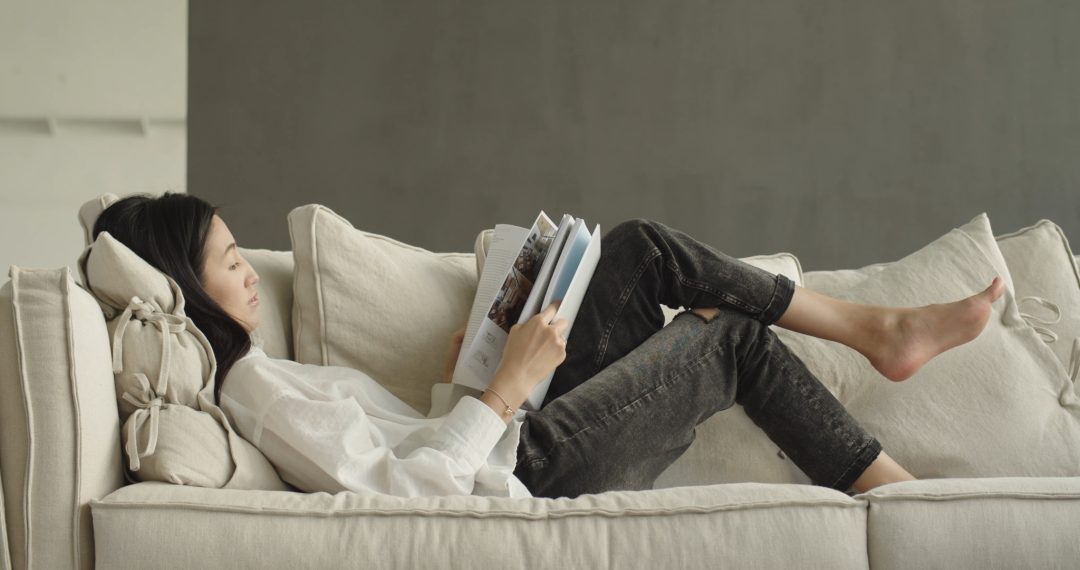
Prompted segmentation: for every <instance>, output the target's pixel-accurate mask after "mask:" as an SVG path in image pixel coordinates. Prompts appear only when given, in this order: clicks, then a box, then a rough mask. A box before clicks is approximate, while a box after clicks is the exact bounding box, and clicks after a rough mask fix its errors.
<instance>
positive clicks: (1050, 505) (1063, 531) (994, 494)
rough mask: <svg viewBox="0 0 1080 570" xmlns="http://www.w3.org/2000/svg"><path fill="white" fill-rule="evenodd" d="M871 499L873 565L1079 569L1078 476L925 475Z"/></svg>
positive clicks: (864, 496) (884, 487) (885, 487)
mask: <svg viewBox="0 0 1080 570" xmlns="http://www.w3.org/2000/svg"><path fill="white" fill-rule="evenodd" d="M855 498H861V499H866V500H867V501H869V514H868V519H867V525H866V526H867V531H868V533H869V534H868V538H867V543H868V548H869V559H870V566H871V567H872V568H874V569H875V570H878V569H884V570H891V569H897V570H899V569H908V568H1075V567H1076V566H1077V561H1080V540H1077V538H1076V529H1077V528H1080V477H987V478H965V479H925V480H920V481H905V482H903V483H898V484H893V485H882V486H880V487H877V488H874V489H871V490H870V491H868V492H866V493H862V494H858V495H855Z"/></svg>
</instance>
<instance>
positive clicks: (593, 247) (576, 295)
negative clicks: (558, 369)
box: [521, 220, 600, 410]
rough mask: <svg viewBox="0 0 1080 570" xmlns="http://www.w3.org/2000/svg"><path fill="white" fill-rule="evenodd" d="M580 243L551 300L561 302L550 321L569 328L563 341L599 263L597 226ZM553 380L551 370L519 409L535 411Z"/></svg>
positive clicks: (553, 374) (567, 335)
mask: <svg viewBox="0 0 1080 570" xmlns="http://www.w3.org/2000/svg"><path fill="white" fill-rule="evenodd" d="M579 221H581V220H579ZM586 231H587V230H586ZM584 240H586V241H585V242H584V248H583V249H582V251H581V252H580V254H577V253H571V254H570V256H568V259H573V260H574V261H568V262H567V264H564V267H563V271H562V275H569V279H568V282H567V284H566V289H565V292H564V294H563V295H562V296H561V297H555V298H556V299H562V303H561V304H560V305H559V310H558V311H556V313H555V317H554V319H553V320H555V319H566V320H567V322H568V325H569V326H567V327H566V330H565V331H564V332H563V335H564V336H563V338H564V339H567V338H569V337H570V331H571V329H573V328H574V321H575V320H576V319H577V314H578V309H580V308H581V301H582V300H583V299H584V298H585V292H586V291H587V290H588V287H589V283H590V282H591V281H592V277H593V273H595V271H596V266H597V264H598V263H599V262H600V225H599V224H597V225H596V227H595V228H594V229H593V232H592V235H589V234H587V233H586V234H585V237H584ZM581 243H582V242H580V241H575V245H579V244H581ZM569 245H570V244H569V243H568V244H567V246H569ZM571 265H572V267H571ZM562 275H559V276H558V277H561V276H562ZM553 296H554V295H553ZM554 377H555V372H554V371H552V372H551V373H550V374H548V376H547V378H545V379H544V380H543V381H541V382H540V383H539V384H537V385H536V388H534V389H533V391H532V392H531V393H529V396H528V398H527V399H526V400H525V402H524V403H523V404H522V406H521V407H522V408H525V409H527V410H539V409H540V405H541V404H542V403H543V402H544V397H545V396H547V391H548V387H549V386H550V385H551V379H552V378H554Z"/></svg>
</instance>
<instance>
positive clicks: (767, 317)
mask: <svg viewBox="0 0 1080 570" xmlns="http://www.w3.org/2000/svg"><path fill="white" fill-rule="evenodd" d="M782 279H790V278H789V277H787V276H786V275H784V274H783V273H777V274H776V283H775V284H774V285H773V291H772V294H771V295H769V304H768V305H767V306H766V307H765V308H764V309H762V310H761V315H760V317H761V318H762V321H763V322H765V323H766V324H769V325H771V324H773V323H775V322H776V321H778V320H780V317H782V316H784V314H783V313H780V314H779V315H774V313H776V312H777V311H778V309H777V308H776V303H777V301H779V296H780V281H781V280H782ZM788 304H789V305H790V304H791V303H790V301H789V302H788ZM784 309H785V312H786V309H787V307H784Z"/></svg>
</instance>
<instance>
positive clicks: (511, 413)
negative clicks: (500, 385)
mask: <svg viewBox="0 0 1080 570" xmlns="http://www.w3.org/2000/svg"><path fill="white" fill-rule="evenodd" d="M484 392H491V393H492V394H495V395H496V396H498V397H499V399H500V400H502V403H503V404H505V405H506V410H504V411H503V413H504V414H507V415H510V416H512V415H514V411H515V410H514V408H511V407H510V404H508V403H507V402H506V398H503V397H502V396H501V395H500V394H499V393H498V392H496V391H495V390H492V389H491V388H485V389H484ZM481 394H483V392H481Z"/></svg>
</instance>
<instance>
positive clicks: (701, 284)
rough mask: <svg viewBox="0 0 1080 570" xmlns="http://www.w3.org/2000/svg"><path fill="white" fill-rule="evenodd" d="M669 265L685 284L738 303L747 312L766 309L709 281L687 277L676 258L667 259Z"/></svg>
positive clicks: (680, 281)
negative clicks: (748, 302) (749, 302)
mask: <svg viewBox="0 0 1080 570" xmlns="http://www.w3.org/2000/svg"><path fill="white" fill-rule="evenodd" d="M667 266H668V267H669V268H671V271H672V272H674V273H675V277H676V278H677V279H678V280H679V283H682V284H683V285H688V286H690V287H693V288H695V289H698V290H700V291H705V292H707V293H711V294H713V295H716V296H717V297H720V298H721V299H723V300H724V301H725V302H727V303H730V304H732V305H736V306H738V307H740V308H741V309H743V310H745V311H746V312H750V313H754V312H756V313H761V312H762V311H763V310H764V309H759V308H757V307H755V306H753V305H750V304H747V303H744V302H743V301H742V299H739V298H738V297H734V296H732V295H729V294H728V293H725V292H724V291H721V290H719V289H715V288H713V287H712V286H711V285H709V284H708V283H706V282H704V281H696V280H694V279H687V278H686V277H685V276H684V275H683V273H682V270H680V269H679V264H678V263H676V262H675V260H673V259H669V260H668V261H667Z"/></svg>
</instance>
